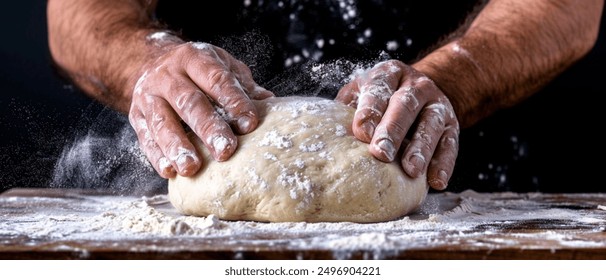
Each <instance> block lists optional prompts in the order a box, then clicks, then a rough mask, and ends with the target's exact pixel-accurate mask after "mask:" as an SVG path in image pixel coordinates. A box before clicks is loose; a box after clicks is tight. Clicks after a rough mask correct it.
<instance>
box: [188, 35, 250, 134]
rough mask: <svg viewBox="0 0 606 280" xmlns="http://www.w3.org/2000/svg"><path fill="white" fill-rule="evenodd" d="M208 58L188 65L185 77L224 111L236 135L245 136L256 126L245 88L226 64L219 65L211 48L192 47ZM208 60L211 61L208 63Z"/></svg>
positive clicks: (202, 44)
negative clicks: (237, 133)
mask: <svg viewBox="0 0 606 280" xmlns="http://www.w3.org/2000/svg"><path fill="white" fill-rule="evenodd" d="M193 45H194V47H196V48H198V49H199V50H201V51H203V52H204V53H205V54H206V55H207V57H206V58H204V60H203V62H204V63H189V64H188V65H187V67H186V71H187V74H188V75H189V77H191V79H192V81H193V82H194V83H195V84H196V85H197V86H198V87H199V88H200V89H202V91H203V92H204V93H206V95H208V96H209V97H210V99H212V100H213V101H214V102H215V103H216V104H217V105H218V106H220V107H221V108H223V109H224V110H225V113H226V115H225V117H226V121H227V122H229V123H230V124H231V125H232V126H234V128H235V129H236V131H237V132H239V133H241V134H245V133H248V132H250V131H252V130H253V129H255V128H256V127H257V125H258V123H259V120H258V117H257V111H256V108H255V106H254V104H253V103H252V101H251V100H250V98H249V97H248V95H247V94H246V93H245V91H244V88H243V87H242V85H241V84H240V82H239V81H238V79H237V78H236V76H235V75H234V74H233V73H232V71H231V70H230V69H229V65H228V64H226V63H228V62H225V61H222V60H221V58H220V57H219V55H218V54H217V52H216V51H215V50H214V47H213V46H211V45H208V44H204V43H196V44H193ZM209 58H210V59H209Z"/></svg>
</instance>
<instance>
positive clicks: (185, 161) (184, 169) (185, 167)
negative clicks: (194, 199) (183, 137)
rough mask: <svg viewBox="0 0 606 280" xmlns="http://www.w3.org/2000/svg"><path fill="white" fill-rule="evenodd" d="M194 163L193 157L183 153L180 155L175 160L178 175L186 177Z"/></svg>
mask: <svg viewBox="0 0 606 280" xmlns="http://www.w3.org/2000/svg"><path fill="white" fill-rule="evenodd" d="M195 162H196V159H195V157H194V156H193V155H192V154H190V153H183V154H180V155H179V157H178V158H177V161H176V163H177V168H178V169H179V173H181V174H182V175H187V174H190V173H192V171H193V170H192V167H193V166H194V163H195Z"/></svg>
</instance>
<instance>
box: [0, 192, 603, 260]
mask: <svg viewBox="0 0 606 280" xmlns="http://www.w3.org/2000/svg"><path fill="white" fill-rule="evenodd" d="M141 213H144V214H145V213H151V214H153V215H155V216H152V215H151V214H150V216H149V217H145V216H141ZM137 215H138V216H137ZM154 223H155V225H156V226H158V225H160V226H163V229H160V228H155V229H153V228H152V227H151V225H153V224H154ZM150 228H152V229H150ZM167 228H168V230H167ZM0 258H2V259H606V194H542V193H476V192H473V191H466V192H462V193H449V192H446V193H439V194H438V193H436V194H430V195H429V197H428V199H427V200H426V203H425V204H424V205H423V207H421V209H420V210H419V211H418V212H417V213H415V214H413V215H411V216H409V217H405V218H402V219H400V220H397V221H392V222H387V223H377V224H354V223H316V224H311V223H281V224H270V223H256V222H243V221H240V222H230V221H218V220H216V219H212V217H210V218H206V219H205V218H194V217H183V216H181V215H180V214H179V213H177V212H176V211H175V210H174V208H172V206H171V205H170V203H166V201H163V198H162V196H160V197H153V198H145V197H131V196H116V195H111V194H108V193H104V192H100V191H91V190H78V189H12V190H9V191H7V192H4V193H2V194H0Z"/></svg>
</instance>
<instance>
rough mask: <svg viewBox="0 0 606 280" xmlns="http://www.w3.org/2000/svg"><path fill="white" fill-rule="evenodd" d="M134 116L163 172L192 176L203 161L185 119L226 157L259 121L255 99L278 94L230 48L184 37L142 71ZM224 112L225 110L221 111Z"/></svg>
mask: <svg viewBox="0 0 606 280" xmlns="http://www.w3.org/2000/svg"><path fill="white" fill-rule="evenodd" d="M140 72H141V73H143V74H142V76H141V77H140V78H139V79H138V81H137V83H136V85H135V87H134V91H133V95H132V101H131V106H130V112H129V120H130V123H131V125H132V126H133V128H134V129H135V131H136V133H137V136H138V138H139V144H140V146H141V147H142V149H143V151H144V152H145V154H146V155H147V157H148V159H149V161H150V162H151V164H152V165H153V166H154V168H155V169H156V171H157V172H158V174H160V176H162V177H164V178H171V177H174V176H175V175H176V174H177V173H178V174H180V175H182V176H191V175H194V174H195V173H197V171H198V170H199V169H200V166H201V164H202V163H201V161H200V156H199V154H198V152H197V151H196V149H195V147H194V145H193V144H192V143H191V141H190V140H189V139H188V138H187V135H186V133H185V130H184V128H183V125H182V123H181V121H183V122H184V123H185V124H187V125H188V126H189V127H190V128H191V129H192V131H193V132H194V133H195V134H196V135H197V136H198V137H200V138H201V140H202V142H203V143H204V145H205V146H206V148H208V150H209V151H210V153H211V155H212V156H213V157H214V158H215V159H216V160H218V161H225V160H227V159H229V157H230V156H231V155H232V154H233V153H234V151H235V149H236V147H237V145H238V142H237V138H236V136H235V134H234V132H233V131H232V128H233V129H234V130H235V132H236V133H240V134H245V133H248V132H250V131H252V130H254V129H255V128H256V127H257V125H258V122H259V121H258V115H257V111H256V109H255V107H254V105H253V103H252V102H251V99H263V98H267V97H270V96H273V93H271V92H270V91H268V90H266V89H264V88H262V87H260V86H258V85H257V84H256V83H255V82H254V81H253V78H252V74H251V71H250V69H249V68H248V67H247V66H246V65H244V64H243V63H242V62H240V61H239V60H237V59H235V58H234V57H232V56H231V55H230V54H228V53H227V52H226V51H225V50H223V49H221V48H219V47H216V46H213V45H210V44H206V43H191V42H190V43H179V44H175V45H174V46H171V47H169V48H168V50H167V51H166V52H164V53H163V54H162V55H160V56H159V57H158V58H157V59H156V60H155V61H153V62H151V63H149V64H147V65H145V66H144V68H143V69H142V70H141V71H140ZM219 112H220V113H219Z"/></svg>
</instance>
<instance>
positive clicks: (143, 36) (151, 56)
mask: <svg viewBox="0 0 606 280" xmlns="http://www.w3.org/2000/svg"><path fill="white" fill-rule="evenodd" d="M133 37H134V38H136V39H135V44H133V45H124V47H123V49H124V50H125V51H127V52H130V57H131V59H129V60H128V63H127V65H124V67H123V68H122V73H121V74H120V76H121V77H122V80H123V81H124V82H123V83H122V85H121V86H120V88H119V89H118V91H119V92H120V93H121V95H122V96H124V97H125V98H124V99H125V100H127V102H124V104H122V105H123V106H119V108H118V109H119V110H120V111H123V112H128V110H129V109H130V102H131V100H132V94H133V91H134V89H135V86H136V84H137V81H138V80H139V79H140V78H141V77H142V76H143V75H144V73H145V72H146V71H147V69H148V68H149V67H151V65H152V64H153V63H154V62H155V61H156V60H157V59H158V58H159V57H160V56H162V55H163V54H165V53H167V52H168V51H170V50H171V49H173V48H175V47H176V46H178V45H181V44H183V43H184V41H183V40H182V39H181V38H179V37H178V36H177V35H175V34H174V33H172V32H171V31H168V30H160V29H142V30H138V31H136V32H135V33H134V34H133ZM129 49H130V50H131V51H128V50H129Z"/></svg>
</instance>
